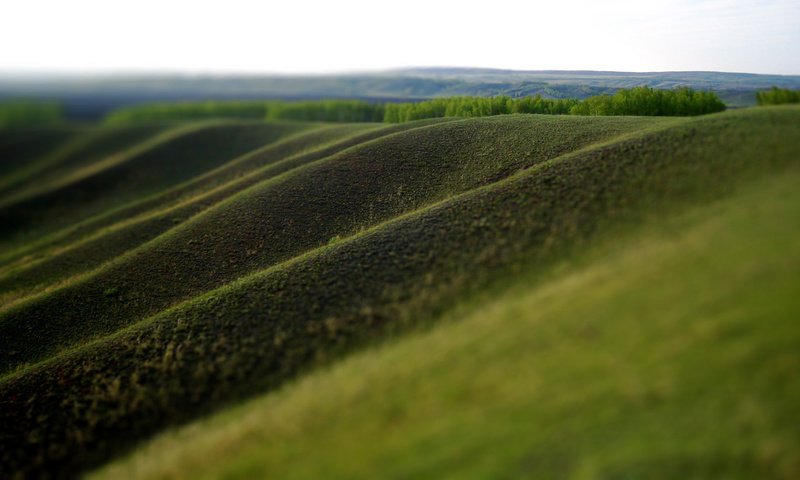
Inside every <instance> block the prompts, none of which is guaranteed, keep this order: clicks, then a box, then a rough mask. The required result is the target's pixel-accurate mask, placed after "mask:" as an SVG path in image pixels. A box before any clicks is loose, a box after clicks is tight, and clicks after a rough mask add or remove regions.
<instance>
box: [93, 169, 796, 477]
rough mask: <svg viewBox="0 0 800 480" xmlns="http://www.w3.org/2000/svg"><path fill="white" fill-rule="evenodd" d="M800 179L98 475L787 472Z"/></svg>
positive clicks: (667, 230)
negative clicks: (799, 182)
mask: <svg viewBox="0 0 800 480" xmlns="http://www.w3.org/2000/svg"><path fill="white" fill-rule="evenodd" d="M798 181H800V173H798V170H797V169H796V168H795V169H794V170H793V172H792V174H791V175H788V176H786V177H783V178H777V179H770V180H769V181H767V182H759V183H756V184H755V185H752V186H750V187H748V188H747V189H745V190H744V191H742V192H740V193H737V194H736V195H735V196H734V197H733V198H731V199H728V200H725V201H722V202H717V203H714V204H713V205H711V206H707V207H702V208H697V209H693V210H691V212H690V213H689V214H685V215H682V216H680V217H679V218H677V219H673V220H670V221H669V223H663V222H659V223H658V224H657V225H653V224H651V225H650V226H649V227H646V228H645V229H644V231H643V232H642V233H638V234H636V235H635V236H634V237H633V238H628V239H627V240H625V241H621V240H620V238H614V239H613V240H610V239H607V240H610V241H605V242H600V244H599V245H596V246H594V247H592V249H591V250H590V252H588V253H584V254H582V255H580V257H578V258H575V257H573V258H572V259H571V260H570V261H569V262H568V263H567V264H566V266H562V267H561V268H559V269H557V270H556V271H554V272H551V273H550V274H549V275H548V276H547V277H546V278H545V279H544V280H542V279H539V278H537V277H535V276H533V277H532V276H530V273H531V272H530V271H526V272H525V273H523V274H522V275H521V276H519V277H518V278H516V279H514V281H513V282H511V281H509V282H506V283H509V284H510V285H508V286H505V288H503V289H498V290H499V292H497V293H495V292H494V291H493V292H485V293H484V294H483V295H482V296H481V297H479V298H478V299H473V300H471V301H470V302H468V303H467V304H466V305H464V306H462V307H461V308H459V309H456V310H455V311H452V312H449V313H447V314H446V315H445V317H444V319H443V322H441V325H439V326H437V327H436V328H433V329H430V330H429V331H424V332H420V333H418V334H414V335H411V336H409V337H408V338H405V339H401V340H398V341H396V342H394V343H390V344H387V345H383V346H381V347H379V348H376V349H372V350H370V351H368V352H365V353H362V354H359V355H357V356H355V357H353V358H350V359H347V360H345V361H343V362H341V363H340V364H338V365H336V366H334V367H333V368H331V369H328V370H322V371H318V372H316V373H315V374H313V375H310V376H308V377H306V378H304V379H302V380H300V381H298V382H295V383H293V384H290V385H287V386H286V388H283V389H281V390H280V391H278V392H275V393H273V394H270V395H266V396H263V397H260V398H258V399H255V400H253V401H251V402H249V403H247V404H245V405H243V406H240V407H237V408H234V409H231V410H229V411H225V412H223V413H221V414H219V415H215V416H213V417H212V418H210V419H208V420H203V421H201V422H198V423H196V424H192V425H190V426H188V427H186V428H184V429H180V430H177V431H174V432H170V433H167V434H165V435H162V436H161V437H160V438H158V439H157V440H155V441H153V442H149V443H148V444H147V445H146V446H145V447H143V448H141V449H140V450H139V451H138V452H137V453H136V454H135V455H133V456H132V457H130V458H128V459H125V460H123V461H120V462H117V463H116V464H112V465H111V466H110V467H108V468H106V469H103V471H101V472H99V473H98V474H96V475H94V476H92V477H91V478H110V479H113V478H142V479H144V478H174V479H181V478H187V479H188V478H228V479H236V478H265V477H271V478H286V479H313V478H323V477H324V478H378V477H380V478H506V477H508V478H581V477H587V478H617V477H623V478H627V476H630V477H632V478H676V479H677V478H723V477H724V478H733V479H737V478H759V479H766V478H783V479H791V478H794V477H796V475H797V474H798V473H800V453H799V452H800V437H798V435H797V432H796V430H794V424H795V422H794V419H795V418H796V417H795V416H796V414H797V404H798V401H800V388H799V387H800V384H798V382H795V381H791V380H790V379H791V378H792V377H793V375H794V372H796V371H797V369H798V368H800V354H798V352H797V348H796V346H797V341H798V340H800V323H798V322H797V321H796V319H797V318H798V316H799V315H800V302H798V301H797V297H796V294H797V285H798V282H800V274H799V272H800V244H798V243H797V242H796V241H794V239H796V238H797V237H798V235H800V222H798V220H797V219H800V192H798V189H797V188H796V185H797V182H798ZM743 252H746V254H743ZM698 263H699V264H700V265H701V268H698ZM488 293H491V295H489V294H488Z"/></svg>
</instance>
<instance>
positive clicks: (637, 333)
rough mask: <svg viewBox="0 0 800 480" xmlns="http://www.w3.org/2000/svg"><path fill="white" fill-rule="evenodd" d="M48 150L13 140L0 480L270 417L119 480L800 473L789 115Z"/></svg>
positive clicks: (269, 134) (795, 128)
mask: <svg viewBox="0 0 800 480" xmlns="http://www.w3.org/2000/svg"><path fill="white" fill-rule="evenodd" d="M47 128H48V129H45V127H38V130H35V131H34V130H33V129H29V130H19V131H17V132H16V133H14V135H16V136H18V137H19V138H14V137H13V136H11V135H10V134H9V135H5V134H0V149H6V150H7V151H14V152H21V153H19V154H18V155H16V157H17V158H23V156H24V160H13V161H14V162H18V163H19V166H17V165H13V166H10V167H7V168H6V167H5V166H4V167H3V169H0V172H2V173H0V175H2V176H0V187H4V186H6V185H7V186H8V188H7V189H3V188H0V222H2V225H3V228H2V238H0V244H1V245H3V250H2V252H0V301H1V302H3V306H0V345H2V347H3V348H2V349H0V374H1V375H2V377H0V424H2V425H3V426H4V427H3V428H2V429H0V465H2V467H3V468H2V469H0V470H2V471H4V472H6V471H7V472H16V473H18V474H19V475H20V476H24V475H26V474H27V475H36V474H41V473H51V474H54V473H58V474H59V475H65V476H74V475H76V474H78V473H80V472H84V471H86V470H87V469H90V468H93V467H97V466H100V465H102V464H104V463H106V462H108V461H109V460H111V459H113V458H114V457H115V456H117V455H120V454H122V453H124V452H126V451H128V449H130V448H132V447H134V446H136V445H137V444H138V443H140V442H141V441H143V440H145V439H147V438H148V437H150V436H152V435H153V434H155V433H158V432H160V431H162V430H164V429H165V428H167V427H170V426H173V425H179V424H181V423H185V422H187V421H191V420H195V419H197V418H198V417H201V416H203V415H206V414H209V413H211V412H213V411H215V410H218V409H221V408H227V406H230V405H232V404H234V403H237V402H240V401H242V400H245V399H248V398H250V397H253V396H255V395H263V398H258V399H255V400H252V401H250V402H249V403H246V404H244V405H242V406H240V407H237V408H234V409H233V410H230V411H226V412H224V413H222V414H221V415H219V416H214V417H213V418H211V419H209V420H206V421H203V422H202V423H200V424H197V425H192V426H189V427H187V428H188V429H186V430H180V431H178V433H168V434H167V436H165V437H163V438H159V439H158V440H156V441H155V443H153V444H152V445H150V446H147V447H145V449H144V450H142V451H140V452H138V453H137V454H136V455H135V456H134V457H133V458H132V459H131V460H128V461H127V463H121V464H118V465H115V466H114V467H113V468H115V469H117V470H109V471H108V474H109V475H111V476H113V477H114V478H118V477H119V476H120V475H128V474H131V472H135V473H137V474H138V475H140V476H143V477H149V476H152V475H166V476H184V477H186V478H194V477H196V476H198V475H200V474H202V475H207V476H211V477H216V476H228V475H231V476H240V477H243V478H247V477H251V476H253V475H255V474H259V475H263V476H275V477H306V478H318V477H320V476H340V477H352V476H361V477H375V476H380V477H384V476H385V477H409V476H411V477H420V476H421V477H441V476H448V475H451V476H476V477H483V478H485V477H493V478H494V477H498V476H500V477H502V476H504V475H505V476H508V477H517V476H519V475H523V474H529V475H533V476H541V477H545V478H552V477H575V478H579V477H585V478H598V477H599V478H618V477H622V478H627V477H626V475H627V476H629V477H631V478H639V477H656V476H659V475H660V476H662V477H664V478H685V477H706V476H720V475H721V476H726V477H728V476H734V477H735V476H740V477H742V478H764V477H768V478H791V477H793V476H795V475H796V474H798V473H800V465H798V457H797V456H796V455H795V454H794V453H793V452H795V451H796V450H797V446H798V443H800V439H799V438H798V437H800V434H798V432H797V430H796V429H795V428H794V427H793V426H792V423H791V418H792V416H793V415H794V414H796V413H800V412H797V411H796V409H793V408H792V406H793V405H794V404H795V403H797V404H800V392H798V391H797V384H796V382H794V380H793V378H792V375H791V371H793V370H796V369H797V366H798V356H797V354H796V353H795V350H796V346H797V345H798V343H800V342H798V340H800V336H798V331H797V326H796V325H795V323H796V322H794V319H795V318H797V313H798V305H800V302H798V301H796V300H795V299H794V298H795V296H796V295H797V294H798V293H800V292H798V291H796V290H797V285H798V282H797V280H798V279H797V275H796V272H797V271H798V270H797V267H798V265H797V261H798V258H799V257H798V253H800V252H798V251H797V241H796V238H797V234H798V228H799V227H800V225H798V223H797V220H796V218H798V217H797V213H798V212H797V208H798V205H800V203H799V202H798V200H800V199H798V198H797V194H796V193H794V191H793V190H794V189H793V186H794V185H796V183H797V180H798V170H797V168H798V165H797V160H798V158H800V108H796V107H770V108H759V109H748V110H742V111H734V112H727V113H721V114H714V115H708V116H704V117H697V118H692V119H688V118H657V117H569V116H539V115H507V116H496V117H486V118H473V119H457V118H447V119H436V120H425V121H419V122H409V123H403V124H399V125H389V124H325V123H302V122H293V123H290V122H254V121H218V120H207V121H203V122H201V123H181V124H166V123H162V124H158V125H149V124H146V125H142V124H136V125H106V126H101V127H81V128H80V129H76V128H72V127H67V126H63V127H52V128H51V127H47ZM35 138H41V139H42V143H44V142H45V140H46V141H47V142H49V144H48V145H50V146H49V147H48V148H47V149H43V148H40V146H39V145H37V143H38V142H37V141H34V140H32V139H35ZM6 150H0V151H6ZM23 165H24V168H23ZM37 165H38V166H37ZM23 170H24V171H23ZM20 172H22V173H20ZM364 347H370V348H369V349H368V351H366V352H362V353H360V354H357V355H355V356H351V357H350V358H348V359H345V360H343V361H340V362H337V363H336V364H335V365H333V366H331V367H330V368H323V369H320V368H319V367H320V366H322V365H332V364H333V362H335V361H336V360H337V359H340V358H342V357H343V355H344V354H346V353H348V352H352V351H353V350H354V349H359V348H364ZM700 367H703V368H700ZM311 371H313V373H310V374H306V372H311ZM301 374H306V375H305V376H304V377H303V379H302V380H297V381H294V380H293V379H296V378H298V376H299V375H301ZM289 380H292V382H290V383H287V381H289ZM748 388H749V389H750V390H749V391H747V392H745V390H746V389H748ZM737 433H738V435H737ZM188 437H191V441H188V440H187V438H188ZM120 469H122V470H120ZM537 474H538V475H537Z"/></svg>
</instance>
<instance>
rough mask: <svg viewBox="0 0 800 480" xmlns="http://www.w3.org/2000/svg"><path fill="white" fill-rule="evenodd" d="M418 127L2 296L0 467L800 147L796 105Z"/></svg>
mask: <svg viewBox="0 0 800 480" xmlns="http://www.w3.org/2000/svg"><path fill="white" fill-rule="evenodd" d="M409 125H410V126H407V127H404V128H405V129H404V130H401V131H394V132H393V133H390V134H388V135H382V134H380V132H377V131H376V132H367V133H364V134H363V135H375V136H373V137H370V138H369V139H366V141H360V142H356V143H354V144H353V145H350V146H348V147H347V148H345V149H336V148H335V147H334V146H330V147H324V148H323V150H324V149H325V148H333V149H334V151H333V152H332V154H331V155H324V154H321V153H319V152H318V153H317V154H319V155H320V156H319V157H313V158H309V157H305V155H306V153H301V154H300V155H299V156H297V157H288V158H287V159H285V160H278V161H276V163H275V165H282V164H285V162H294V161H297V162H298V163H295V164H292V168H286V169H285V170H283V171H281V173H280V174H278V175H271V174H269V173H266V172H268V171H269V169H270V168H272V166H271V165H266V164H265V165H263V166H255V165H254V166H253V167H254V168H253V169H252V170H248V171H249V173H246V174H244V175H243V176H242V178H250V177H248V176H249V175H254V176H259V175H265V176H264V177H263V178H262V177H258V180H257V181H255V182H254V183H252V184H249V185H247V186H246V188H243V189H239V190H236V191H235V192H233V191H232V192H231V193H232V194H231V195H228V196H225V197H224V198H220V199H219V201H218V202H216V203H214V204H213V205H212V206H209V207H208V208H207V209H205V210H202V211H200V212H198V213H196V214H194V215H193V216H192V217H191V218H190V219H188V220H186V221H184V222H180V224H178V225H177V226H175V227H174V228H169V229H168V230H166V231H164V232H163V233H160V234H158V236H156V237H155V238H153V239H151V240H149V241H146V242H144V243H142V244H141V245H140V246H138V247H136V248H134V249H133V250H129V251H126V253H124V254H122V255H121V256H119V257H116V258H114V259H112V260H111V261H110V262H109V263H107V264H105V265H103V266H100V267H99V268H98V269H96V270H94V271H92V272H91V273H88V274H85V275H82V276H79V277H77V278H73V279H69V280H67V281H66V283H64V284H63V285H59V286H57V287H56V288H52V289H50V290H47V291H45V292H43V293H41V294H38V295H34V296H32V297H29V298H27V299H24V300H23V301H20V302H19V303H17V304H16V305H14V306H12V307H10V308H8V309H6V310H5V311H4V312H2V314H0V315H1V316H0V344H2V345H3V346H4V349H3V351H2V352H0V363H2V369H3V372H5V374H4V376H3V377H2V378H0V423H2V424H3V425H7V428H4V429H3V430H2V431H0V464H2V465H4V466H6V469H7V470H8V471H15V472H18V473H19V474H20V475H36V474H42V473H56V472H57V473H58V474H59V475H61V476H74V475H76V474H77V473H79V472H81V471H84V470H85V469H87V468H88V467H91V466H96V465H99V464H101V463H103V462H105V461H107V460H108V459H109V458H110V457H111V456H114V455H117V454H119V453H121V452H124V451H125V450H126V449H128V448H130V447H131V446H132V445H134V444H135V443H136V442H137V441H138V440H141V439H143V438H146V437H148V436H150V435H152V434H153V433H155V432H158V431H159V430H161V429H163V428H164V427H165V426H168V425H175V424H179V423H182V422H186V421H189V420H192V419H195V418H197V417H198V416H201V415H203V414H205V413H208V412H211V411H213V410H215V409H218V408H220V407H221V406H224V405H227V404H230V403H232V402H237V401H240V400H242V399H244V398H247V397H250V396H252V395H256V394H260V393H263V392H265V391H268V390H272V389H275V388H277V387H279V386H280V385H282V384H284V383H285V382H286V381H287V380H290V379H293V378H296V377H297V376H298V375H299V374H301V373H303V372H307V371H309V370H311V369H312V368H314V367H315V366H319V365H322V364H328V363H330V362H331V361H333V360H335V359H337V358H340V357H341V356H342V355H343V354H345V353H347V352H350V351H352V350H353V349H355V348H358V347H361V346H364V345H370V344H375V342H379V341H380V340H382V339H387V338H391V337H392V336H393V334H400V333H402V332H407V331H408V330H409V329H413V328H417V327H421V326H424V325H428V324H432V323H433V322H434V320H436V319H438V318H440V317H441V316H442V315H443V314H445V313H446V312H448V311H450V310H451V309H452V308H453V307H454V306H455V305H459V304H461V303H462V302H464V301H465V299H469V298H471V297H473V296H474V295H479V294H481V293H482V292H490V291H492V290H491V289H492V288H497V285H499V284H500V285H508V284H509V283H512V282H511V279H520V278H522V279H525V281H526V282H527V283H528V285H535V284H538V285H541V284H542V283H543V282H545V281H547V280H548V279H550V278H551V277H550V276H548V275H547V272H551V271H552V269H553V268H555V267H556V266H558V265H560V264H562V263H563V262H568V261H569V259H571V258H574V256H575V255H576V254H579V253H580V252H583V251H585V250H586V248H588V247H591V246H593V245H595V244H597V243H598V242H600V241H601V240H602V241H603V242H605V243H608V242H610V241H612V240H614V239H621V238H624V237H625V232H630V231H635V230H636V229H637V228H639V227H640V225H642V224H658V223H659V221H662V220H663V219H664V218H669V217H671V216H673V215H676V214H679V213H680V212H682V211H686V210H687V209H691V208H696V207H697V205H702V204H704V203H707V202H710V201H718V200H720V199H724V198H726V197H729V196H731V195H736V194H737V192H740V191H741V189H743V188H746V187H747V186H748V185H749V184H751V183H754V182H758V181H760V179H764V178H769V177H773V176H776V175H781V174H783V175H786V176H787V178H790V177H789V175H790V174H791V172H794V171H795V170H796V166H797V165H796V161H797V158H798V154H799V153H800V109H797V108H764V109H757V110H748V111H737V112H729V113H725V114H720V115H712V116H708V117H703V118H697V119H691V120H689V119H671V120H663V119H661V120H659V119H652V118H650V119H642V118H621V117H620V118H576V117H572V118H559V117H538V116H507V117H492V118H485V119H470V120H455V121H451V122H444V123H436V122H434V123H431V124H428V123H423V124H416V125H415V124H409ZM308 128H322V127H319V126H316V127H313V126H309V127H308ZM291 135H294V134H291ZM359 135H360V134H359ZM289 138H291V137H284V140H283V141H289ZM348 138H350V140H353V139H355V138H356V137H352V138H351V137H348ZM362 138H363V137H362ZM334 145H336V143H335V142H334ZM311 153H313V152H311ZM231 158H233V157H231ZM238 158H239V160H236V161H235V163H236V164H243V163H245V162H246V161H247V160H242V159H247V158H249V157H247V156H240V157H238ZM292 159H294V160H292ZM229 160H230V159H229ZM204 171H206V172H207V171H212V170H211V169H206V170H204ZM198 178H199V177H198ZM791 178H794V177H791ZM235 181H236V180H235V179H233V180H227V181H224V182H223V183H221V184H220V186H219V187H212V188H211V190H210V191H209V192H206V193H210V192H213V191H215V189H217V188H226V187H225V185H229V184H230V183H231V182H235ZM189 182H192V180H189ZM180 185H181V182H178V183H175V184H170V185H169V186H168V187H165V188H166V190H163V191H162V193H164V192H169V191H170V189H173V188H178V189H180V188H183V187H180ZM190 190H191V187H190V188H189V190H187V192H189V193H188V195H189V197H187V198H188V201H189V202H191V198H194V196H193V195H196V192H194V191H191V192H190ZM201 190H202V189H201ZM165 194H166V193H165ZM159 195H160V194H159ZM201 195H203V194H201ZM146 198H147V197H144V198H140V199H136V200H134V201H133V202H134V203H131V204H128V205H134V207H132V208H138V207H135V205H137V203H136V202H139V201H147V200H146ZM153 198H156V197H153ZM156 203H158V201H156ZM120 205H122V206H123V207H122V208H128V207H126V206H125V205H126V204H125V203H124V202H121V203H120ZM164 205H168V202H167V203H166V204H164ZM167 208H172V206H168V207H167ZM141 213H142V214H144V215H147V214H148V213H147V209H144V211H142V212H141ZM151 214H154V213H151ZM97 218H99V217H97ZM112 225H113V223H112ZM98 238H101V237H98ZM695 264H697V263H696V262H695ZM520 281H521V280H520ZM726 288H727V287H726ZM655 290H657V289H655ZM525 295H527V293H525ZM587 315H588V314H587ZM486 348H487V349H492V346H491V344H487V346H486ZM414 448H418V449H420V450H426V449H425V444H424V443H420V444H418V445H417V446H416V447H414ZM564 448H565V450H566V448H567V447H564ZM724 458H728V457H724ZM247 462H248V461H246V460H243V463H245V464H246V463H247ZM721 463H724V464H725V465H727V460H722V461H721ZM232 468H238V467H236V466H235V465H234V466H233V467H232ZM253 468H261V467H258V466H256V467H253ZM263 468H266V467H263ZM781 468H784V467H781ZM419 471H420V472H422V474H424V473H425V472H424V470H422V469H420V470H419ZM431 471H434V470H431ZM690 471H691V469H690ZM342 472H344V470H343V471H342ZM345 473H346V472H345ZM345 473H342V474H343V475H344V474H345ZM612 473H614V472H612ZM608 476H613V475H611V474H609V475H608Z"/></svg>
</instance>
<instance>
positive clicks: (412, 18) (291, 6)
mask: <svg viewBox="0 0 800 480" xmlns="http://www.w3.org/2000/svg"><path fill="white" fill-rule="evenodd" d="M408 66H472V67H493V68H511V69H529V70H541V69H562V70H578V69H580V70H622V71H666V70H716V71H732V72H752V73H782V74H800V0H771V1H770V0H762V1H753V0H607V1H578V0H557V1H554V0H548V1H547V2H541V3H540V2H536V1H519V2H518V1H509V0H484V1H480V2H473V1H466V0H460V1H452V2H451V1H435V0H424V1H420V0H403V1H396V2H381V1H379V0H372V1H360V0H331V1H325V2H312V1H308V0H291V1H283V2H278V1H262V2H256V1H243V0H226V1H219V2H203V1H198V0H194V1H168V0H137V1H125V0H120V1H109V0H105V1H100V0H71V1H64V0H19V1H13V0H11V1H7V2H4V3H3V5H2V7H0V71H5V72H14V71H26V72H27V71H35V72H91V73H97V72H119V71H124V72H157V71H169V72H215V73H246V72H252V73H261V72H265V73H268V72H279V73H327V72H342V71H368V70H380V69H387V68H397V67H408Z"/></svg>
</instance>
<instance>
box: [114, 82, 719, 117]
mask: <svg viewBox="0 0 800 480" xmlns="http://www.w3.org/2000/svg"><path fill="white" fill-rule="evenodd" d="M722 110H725V104H724V103H722V101H721V100H720V99H719V97H717V95H716V94H715V93H713V92H710V91H709V92H699V91H694V90H692V89H691V88H687V87H683V88H677V89H675V90H658V89H654V88H650V87H634V88H630V89H621V90H619V91H617V92H616V93H615V94H613V95H605V94H604V95H598V96H593V97H589V98H587V99H585V100H577V99H547V98H543V97H542V96H541V95H536V96H532V97H522V98H511V97H509V96H496V97H447V98H436V99H432V100H425V101H419V102H404V103H392V102H389V103H369V102H366V101H360V100H319V101H303V102H292V101H278V100H272V101H265V102H203V103H175V104H155V105H141V106H135V107H127V108H124V109H121V110H118V111H116V112H113V113H111V114H110V115H109V117H108V121H109V122H111V123H126V122H130V121H138V120H150V121H153V120H166V119H170V120H174V119H197V118H209V117H234V118H253V117H258V116H259V115H260V116H261V117H263V118H267V119H270V120H301V121H310V122H315V121H323V122H387V123H402V122H410V121H414V120H421V119H425V118H443V117H488V116H492V115H506V114H510V113H539V114H548V115H638V116H691V115H704V114H707V113H715V112H721V111H722Z"/></svg>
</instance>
